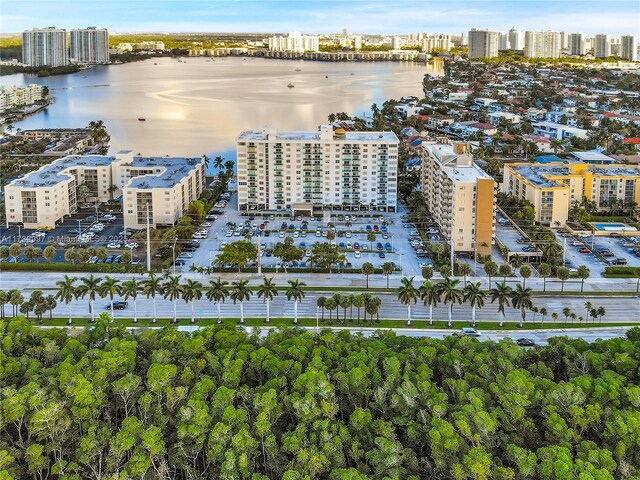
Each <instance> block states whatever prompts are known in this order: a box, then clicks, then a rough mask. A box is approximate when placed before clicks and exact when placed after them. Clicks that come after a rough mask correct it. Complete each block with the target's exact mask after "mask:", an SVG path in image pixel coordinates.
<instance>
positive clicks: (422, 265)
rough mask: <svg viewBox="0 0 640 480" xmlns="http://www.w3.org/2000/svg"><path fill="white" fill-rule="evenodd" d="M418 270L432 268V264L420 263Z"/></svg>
mask: <svg viewBox="0 0 640 480" xmlns="http://www.w3.org/2000/svg"><path fill="white" fill-rule="evenodd" d="M418 266H419V267H420V268H432V267H433V264H432V263H427V262H422V263H420V265H418Z"/></svg>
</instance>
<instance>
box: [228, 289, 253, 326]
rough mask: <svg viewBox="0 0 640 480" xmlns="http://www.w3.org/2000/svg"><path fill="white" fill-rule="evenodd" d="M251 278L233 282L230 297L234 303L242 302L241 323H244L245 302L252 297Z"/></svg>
mask: <svg viewBox="0 0 640 480" xmlns="http://www.w3.org/2000/svg"><path fill="white" fill-rule="evenodd" d="M248 284H249V280H237V281H235V282H231V292H230V293H229V298H231V300H233V304H234V305H235V303H236V302H239V303H240V323H244V302H245V301H246V300H249V299H250V298H251V295H253V290H252V289H251V288H250V287H249V285H248Z"/></svg>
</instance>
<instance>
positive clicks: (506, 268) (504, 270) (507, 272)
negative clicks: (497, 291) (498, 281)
mask: <svg viewBox="0 0 640 480" xmlns="http://www.w3.org/2000/svg"><path fill="white" fill-rule="evenodd" d="M498 274H499V275H501V276H502V283H506V282H507V277H510V276H511V275H513V268H511V265H509V264H508V263H503V264H502V265H500V268H499V269H498Z"/></svg>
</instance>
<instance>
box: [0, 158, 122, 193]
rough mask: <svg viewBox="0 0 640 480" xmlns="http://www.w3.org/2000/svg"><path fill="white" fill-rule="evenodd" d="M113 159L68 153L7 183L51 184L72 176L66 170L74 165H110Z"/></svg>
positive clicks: (14, 185)
mask: <svg viewBox="0 0 640 480" xmlns="http://www.w3.org/2000/svg"><path fill="white" fill-rule="evenodd" d="M113 161H114V157H107V156H104V155H82V156H81V155H70V156H68V157H63V158H60V159H58V160H55V161H54V162H51V163H50V164H48V165H45V166H43V167H40V168H39V169H38V170H36V171H34V172H30V173H27V174H26V175H24V176H23V177H21V178H18V179H16V180H14V181H13V182H11V183H10V184H9V185H10V186H13V187H22V188H36V187H45V186H52V185H56V184H57V183H60V182H63V181H66V180H69V179H70V178H73V175H72V174H71V173H67V172H66V171H67V170H69V169H71V168H73V167H75V166H86V167H100V166H105V165H111V163H112V162H113Z"/></svg>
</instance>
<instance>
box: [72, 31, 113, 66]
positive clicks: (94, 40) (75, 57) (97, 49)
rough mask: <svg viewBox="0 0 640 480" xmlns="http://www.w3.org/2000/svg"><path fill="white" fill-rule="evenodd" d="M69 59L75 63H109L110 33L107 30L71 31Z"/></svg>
mask: <svg viewBox="0 0 640 480" xmlns="http://www.w3.org/2000/svg"><path fill="white" fill-rule="evenodd" d="M70 34H71V46H70V54H69V57H70V59H71V61H72V62H74V63H85V64H99V63H109V32H108V31H107V29H106V28H96V27H87V28H84V29H81V30H71V32H70Z"/></svg>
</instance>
